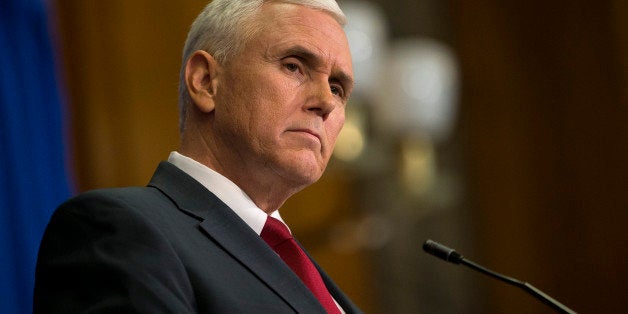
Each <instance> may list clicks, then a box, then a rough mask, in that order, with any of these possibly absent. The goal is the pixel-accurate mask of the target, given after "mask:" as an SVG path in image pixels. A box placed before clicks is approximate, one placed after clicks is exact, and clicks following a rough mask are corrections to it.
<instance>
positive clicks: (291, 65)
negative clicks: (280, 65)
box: [284, 63, 299, 72]
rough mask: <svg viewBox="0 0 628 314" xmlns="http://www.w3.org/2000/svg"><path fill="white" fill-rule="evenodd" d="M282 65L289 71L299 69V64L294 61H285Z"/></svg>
mask: <svg viewBox="0 0 628 314" xmlns="http://www.w3.org/2000/svg"><path fill="white" fill-rule="evenodd" d="M284 67H285V68H286V69H287V70H288V71H290V72H297V71H298V70H299V65H297V64H296V63H286V64H284Z"/></svg>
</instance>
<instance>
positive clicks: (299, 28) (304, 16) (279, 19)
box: [252, 2, 352, 73]
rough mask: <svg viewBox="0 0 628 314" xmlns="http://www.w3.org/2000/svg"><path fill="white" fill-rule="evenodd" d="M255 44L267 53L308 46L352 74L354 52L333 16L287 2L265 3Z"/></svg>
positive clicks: (259, 19)
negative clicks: (352, 54) (352, 53)
mask: <svg viewBox="0 0 628 314" xmlns="http://www.w3.org/2000/svg"><path fill="white" fill-rule="evenodd" d="M255 23H256V25H257V26H258V27H257V29H256V31H257V36H254V39H253V40H252V44H254V45H256V46H258V47H259V48H264V49H266V50H267V51H268V52H271V53H272V52H275V51H280V50H282V49H291V48H292V47H294V46H298V47H305V48H306V49H308V50H310V51H311V52H312V53H315V54H316V55H317V56H318V57H321V58H323V59H325V60H326V61H327V62H328V63H330V65H333V66H335V67H340V68H342V70H343V71H345V72H348V73H352V69H351V53H350V51H349V44H348V42H347V38H346V35H345V33H344V30H343V29H342V26H340V24H338V22H337V21H336V20H335V19H334V18H333V17H332V16H331V14H330V13H327V12H324V11H322V10H318V9H313V8H309V7H306V6H301V5H295V4H288V3H276V2H267V3H265V4H264V5H263V6H262V8H261V11H260V13H259V14H258V15H257V18H256V20H255Z"/></svg>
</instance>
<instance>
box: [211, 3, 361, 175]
mask: <svg viewBox="0 0 628 314" xmlns="http://www.w3.org/2000/svg"><path fill="white" fill-rule="evenodd" d="M258 23H259V28H258V29H259V32H258V33H257V35H256V36H254V38H253V39H252V40H250V41H249V42H248V43H247V45H246V46H245V48H244V49H243V51H242V52H241V53H240V54H239V55H237V56H235V57H233V58H231V59H230V60H229V62H228V63H227V64H226V65H224V66H223V67H222V69H221V72H222V73H221V76H222V80H220V82H219V83H218V89H217V94H216V98H215V99H216V100H215V103H216V107H215V111H214V128H215V132H216V134H217V135H218V138H220V139H221V140H223V141H226V143H224V144H226V145H224V147H225V148H226V150H228V153H227V155H228V156H230V157H231V158H233V160H231V161H226V162H235V163H237V164H238V167H240V172H243V171H245V172H246V173H247V175H248V176H250V178H251V179H254V180H255V179H279V180H281V181H282V182H284V183H289V184H291V185H294V186H301V187H302V186H305V185H308V184H311V183H313V182H315V181H316V180H318V179H319V178H320V176H321V175H322V173H323V171H324V170H325V167H326V166H327V162H328V161H329V158H330V157H331V154H332V150H333V147H334V144H335V142H336V138H337V136H338V133H339V132H340V129H341V128H342V126H343V124H344V120H345V105H346V102H347V99H348V97H349V94H350V92H351V88H352V85H353V83H352V77H353V72H352V68H351V56H350V53H349V46H348V43H347V39H346V37H345V34H344V31H343V30H342V28H341V26H340V25H339V24H338V23H337V22H336V21H335V20H334V19H333V18H332V17H331V16H330V15H328V14H327V13H324V12H322V11H319V10H313V9H309V8H307V7H303V6H297V5H292V4H266V5H264V6H263V7H262V12H261V15H260V16H259V20H258Z"/></svg>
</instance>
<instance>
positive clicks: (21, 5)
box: [0, 0, 70, 313]
mask: <svg viewBox="0 0 628 314" xmlns="http://www.w3.org/2000/svg"><path fill="white" fill-rule="evenodd" d="M46 13H47V12H46V10H45V6H44V3H43V0H0V165H2V166H1V167H2V171H1V172H0V313H30V312H32V296H33V283H34V269H35V262H36V259H37V249H38V246H39V241H40V240H41V237H42V234H43V231H44V229H45V226H46V224H47V222H48V219H49V218H50V215H51V214H52V211H53V210H54V208H55V207H56V206H57V205H59V203H60V202H61V201H63V200H64V199H66V198H67V197H68V196H69V195H70V188H69V182H68V181H69V180H68V178H67V174H68V172H67V171H66V170H67V169H66V168H67V167H66V161H65V160H64V155H65V153H66V152H65V150H66V147H65V142H64V138H63V136H64V128H63V126H64V124H63V114H64V110H63V106H62V102H61V100H60V93H59V91H58V84H57V82H56V76H55V65H54V64H55V59H54V54H53V50H52V45H51V39H50V38H51V37H50V33H49V29H48V23H47V17H46Z"/></svg>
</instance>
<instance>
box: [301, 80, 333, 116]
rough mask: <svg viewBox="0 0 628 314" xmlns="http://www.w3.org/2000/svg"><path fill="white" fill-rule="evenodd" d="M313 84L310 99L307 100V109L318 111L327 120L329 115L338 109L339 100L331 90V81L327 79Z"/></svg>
mask: <svg viewBox="0 0 628 314" xmlns="http://www.w3.org/2000/svg"><path fill="white" fill-rule="evenodd" d="M312 85H313V86H312V88H311V94H310V95H311V96H310V97H309V98H310V99H309V100H308V101H307V102H306V110H308V111H310V112H314V113H316V114H317V115H319V116H321V117H322V118H323V120H327V117H328V116H329V114H330V113H331V112H333V111H334V109H336V107H337V106H338V104H339V102H338V100H337V99H336V97H335V95H334V94H333V93H332V92H331V88H330V86H329V82H327V81H326V80H325V81H324V82H323V80H321V82H320V83H317V84H312Z"/></svg>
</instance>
